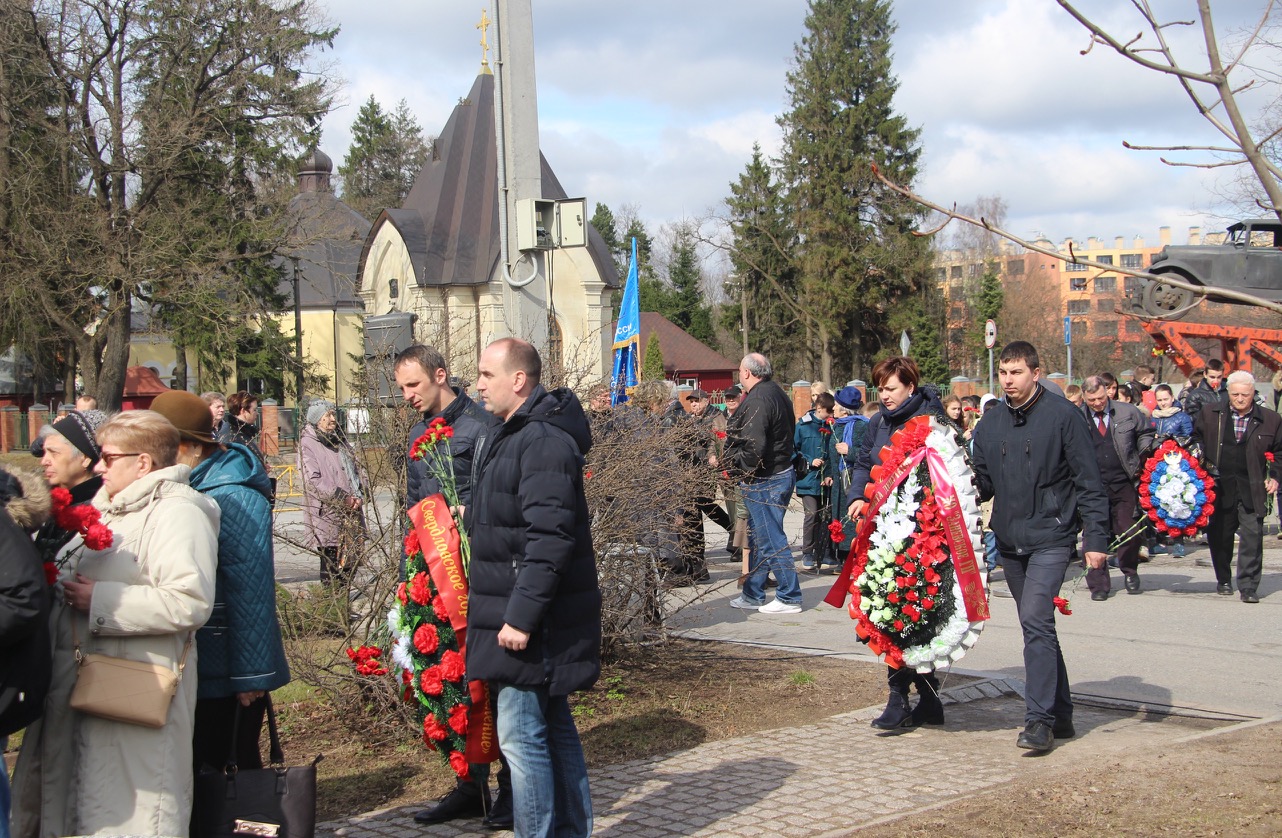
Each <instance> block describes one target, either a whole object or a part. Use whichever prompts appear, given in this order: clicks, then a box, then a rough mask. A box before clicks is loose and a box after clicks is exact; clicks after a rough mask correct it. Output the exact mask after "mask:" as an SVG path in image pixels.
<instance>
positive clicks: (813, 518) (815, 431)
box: [792, 393, 835, 573]
mask: <svg viewBox="0 0 1282 838" xmlns="http://www.w3.org/2000/svg"><path fill="white" fill-rule="evenodd" d="M834 404H835V402H834V401H833V398H832V395H831V394H829V393H820V394H819V395H818V396H817V397H816V398H815V407H814V409H813V410H811V411H810V412H809V413H807V414H806V415H805V416H802V417H801V419H799V420H798V421H797V427H796V429H795V430H793V433H792V445H793V448H794V449H795V450H796V452H797V453H796V458H797V459H796V462H798V463H799V465H798V466H797V474H798V477H797V488H796V493H797V497H799V498H801V504H802V508H803V509H804V510H805V518H804V519H803V522H802V525H801V567H802V570H803V571H805V572H806V573H818V572H819V565H820V564H821V563H828V557H829V555H830V554H831V553H832V539H830V538H829V537H828V522H829V521H831V520H832V508H831V507H830V506H829V505H828V499H829V493H830V492H831V491H832V475H833V464H832V460H831V459H829V456H828V449H829V445H828V442H829V440H830V439H831V438H832V424H831V423H830V422H829V419H830V418H831V416H832V408H833V405H834ZM803 466H804V471H803Z"/></svg>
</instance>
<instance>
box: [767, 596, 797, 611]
mask: <svg viewBox="0 0 1282 838" xmlns="http://www.w3.org/2000/svg"><path fill="white" fill-rule="evenodd" d="M757 613H758V614H800V613H801V605H800V604H797V605H792V604H789V603H787V602H780V601H779V598H778V597H775V598H774V599H772V600H770V601H769V602H767V603H766V604H765V605H763V606H761V607H760V608H758V609H757Z"/></svg>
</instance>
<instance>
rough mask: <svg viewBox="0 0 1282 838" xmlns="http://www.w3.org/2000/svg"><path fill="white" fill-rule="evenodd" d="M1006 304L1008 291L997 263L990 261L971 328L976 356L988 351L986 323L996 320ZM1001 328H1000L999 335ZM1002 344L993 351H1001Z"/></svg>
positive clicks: (986, 266) (982, 280)
mask: <svg viewBox="0 0 1282 838" xmlns="http://www.w3.org/2000/svg"><path fill="white" fill-rule="evenodd" d="M1005 304H1006V292H1005V291H1004V290H1003V289H1002V280H1001V277H999V276H998V275H997V263H996V262H989V263H988V264H987V265H985V271H984V276H983V278H982V279H980V281H979V294H978V295H977V296H976V298H975V304H974V305H975V326H974V328H973V329H971V335H970V341H969V343H970V345H971V347H972V348H973V349H974V351H975V355H976V357H979V356H981V355H984V354H986V353H987V352H988V350H987V348H986V347H985V346H984V323H985V321H988V320H993V321H996V320H997V318H998V316H999V315H1000V314H1001V313H1002V306H1003V305H1005ZM1000 334H1001V330H1000V329H999V330H998V335H1000ZM1001 348H1002V344H1001V343H1000V342H998V343H997V344H996V345H995V346H994V347H993V352H1000V351H1001Z"/></svg>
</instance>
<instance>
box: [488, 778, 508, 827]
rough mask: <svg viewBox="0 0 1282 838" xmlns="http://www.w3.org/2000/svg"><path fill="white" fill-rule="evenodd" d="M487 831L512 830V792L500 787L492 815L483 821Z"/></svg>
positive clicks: (492, 808)
mask: <svg viewBox="0 0 1282 838" xmlns="http://www.w3.org/2000/svg"><path fill="white" fill-rule="evenodd" d="M481 825H482V826H484V827H485V828H486V829H496V830H497V829H511V828H512V790H511V789H505V788H503V787H502V786H499V793H498V795H496V796H495V798H494V805H493V806H492V807H491V808H490V813H489V814H488V815H486V816H485V820H483V821H481Z"/></svg>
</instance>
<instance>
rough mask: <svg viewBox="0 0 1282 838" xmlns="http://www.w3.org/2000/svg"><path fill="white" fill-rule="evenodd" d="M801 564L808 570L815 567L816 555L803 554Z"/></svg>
mask: <svg viewBox="0 0 1282 838" xmlns="http://www.w3.org/2000/svg"><path fill="white" fill-rule="evenodd" d="M801 566H802V567H803V568H805V569H806V570H813V569H814V566H815V557H814V556H802V557H801Z"/></svg>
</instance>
